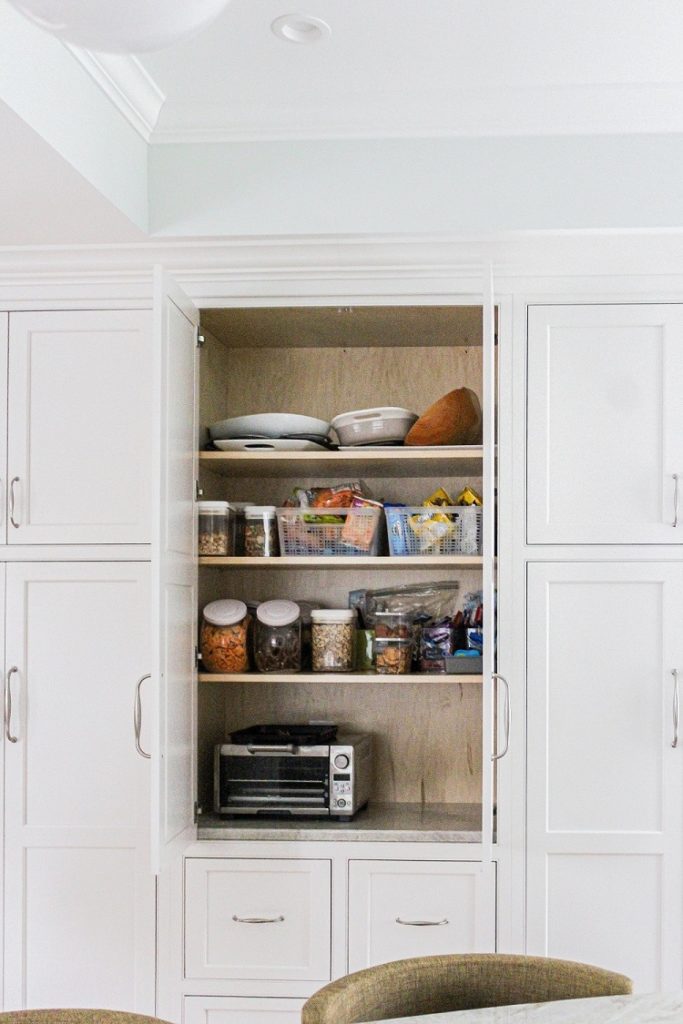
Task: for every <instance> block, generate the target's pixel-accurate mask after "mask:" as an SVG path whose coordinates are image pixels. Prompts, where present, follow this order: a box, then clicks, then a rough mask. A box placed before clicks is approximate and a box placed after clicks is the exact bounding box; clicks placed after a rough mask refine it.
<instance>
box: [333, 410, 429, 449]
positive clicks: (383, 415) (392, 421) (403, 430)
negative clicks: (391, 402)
mask: <svg viewBox="0 0 683 1024" xmlns="http://www.w3.org/2000/svg"><path fill="white" fill-rule="evenodd" d="M417 418H418V416H417V413H414V412H410V411H409V410H408V409H401V408H399V407H397V406H388V405H387V406H381V407H379V408H377V409H356V410H354V411H353V412H343V413H340V415H339V416H335V417H334V419H333V420H332V423H331V426H332V428H333V429H334V430H335V431H336V433H337V437H338V438H339V443H340V444H341V445H357V444H393V443H396V442H400V441H402V440H403V438H404V437H405V436H406V434H407V433H408V431H409V430H410V428H411V427H412V425H413V423H415V421H416V420H417Z"/></svg>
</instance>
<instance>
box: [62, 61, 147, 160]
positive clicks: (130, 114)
mask: <svg viewBox="0 0 683 1024" xmlns="http://www.w3.org/2000/svg"><path fill="white" fill-rule="evenodd" d="M65 45H66V48H67V49H68V50H69V52H70V53H71V54H72V55H73V56H74V57H75V58H76V60H77V61H78V62H79V64H81V66H82V67H83V68H84V69H85V71H87V73H88V74H89V75H90V77H91V78H92V79H93V81H94V82H95V83H96V84H97V85H98V86H99V87H100V89H101V90H102V92H103V93H104V94H105V96H106V97H107V98H108V99H109V100H110V101H111V102H112V103H113V104H114V106H115V107H116V108H117V110H118V111H119V112H120V113H121V114H123V116H124V117H125V118H126V120H127V121H128V123H129V124H130V125H131V126H132V127H133V128H134V129H135V131H136V132H137V133H138V135H141V136H142V138H143V139H144V140H145V142H150V141H151V139H152V134H153V132H154V129H155V127H156V124H157V121H158V120H159V114H160V113H161V108H162V107H163V105H164V103H165V102H166V96H165V95H164V93H163V92H162V91H161V89H160V88H159V86H158V85H157V84H156V82H155V81H154V79H153V78H152V77H151V76H150V75H149V73H148V72H147V71H146V70H145V68H144V67H143V66H142V64H141V63H140V61H139V60H138V59H137V58H136V57H133V56H130V55H127V54H114V53H94V52H93V51H91V50H84V49H82V48H81V47H78V46H69V45H68V44H65Z"/></svg>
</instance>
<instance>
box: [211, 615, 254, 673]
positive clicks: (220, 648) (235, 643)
mask: <svg viewBox="0 0 683 1024" xmlns="http://www.w3.org/2000/svg"><path fill="white" fill-rule="evenodd" d="M248 625H249V615H248V613H247V606H246V604H245V603H244V601H235V600H224V601H212V602H211V603H210V604H207V605H206V607H205V608H204V611H203V613H202V626H201V631H200V638H199V648H200V652H201V656H202V668H203V669H205V670H206V671H207V672H246V671H247V669H248V668H249V659H248V654H247V650H248V647H247V628H248Z"/></svg>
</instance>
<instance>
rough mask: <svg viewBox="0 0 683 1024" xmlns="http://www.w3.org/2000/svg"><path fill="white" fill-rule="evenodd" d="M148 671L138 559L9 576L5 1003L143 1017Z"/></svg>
mask: <svg viewBox="0 0 683 1024" xmlns="http://www.w3.org/2000/svg"><path fill="white" fill-rule="evenodd" d="M149 664H150V643H149V567H148V566H147V565H146V564H142V563H113V562H107V563H88V562H82V563H78V564H68V563H49V564H47V563H31V564H19V563H14V564H11V565H9V566H8V567H7V602H6V658H5V673H6V675H5V680H6V683H5V685H6V691H5V692H6V705H5V706H6V720H5V1008H6V1009H12V1008H17V1009H18V1008H23V1007H31V1008H34V1007H41V1006H101V1007H111V1008H116V1009H128V1010H137V1011H138V1012H141V1013H153V1012H154V941H155V929H154V904H155V883H154V878H153V875H152V874H151V872H150V868H149V784H150V780H149V765H150V762H149V761H148V760H147V759H145V758H144V757H142V756H141V755H140V753H139V752H138V751H137V750H136V743H135V735H134V728H133V709H134V701H135V698H136V692H137V683H138V680H140V679H141V677H142V676H143V675H144V673H145V672H146V671H147V670H148V667H149ZM148 686H149V683H148V682H146V683H143V684H142V687H141V691H140V697H141V702H142V723H141V725H142V728H141V732H140V743H141V745H142V748H143V749H147V750H148V749H149V746H150V744H151V742H152V729H151V728H150V726H151V722H150V712H151V708H150V704H151V701H150V694H149V692H146V687H148ZM10 701H11V707H10V706H9V705H10Z"/></svg>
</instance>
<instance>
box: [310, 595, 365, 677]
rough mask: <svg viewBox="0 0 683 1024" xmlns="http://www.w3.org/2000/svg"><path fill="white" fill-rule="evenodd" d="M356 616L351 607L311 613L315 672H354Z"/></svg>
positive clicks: (326, 609)
mask: <svg viewBox="0 0 683 1024" xmlns="http://www.w3.org/2000/svg"><path fill="white" fill-rule="evenodd" d="M354 617H355V612H353V611H352V610H351V609H349V608H319V609H318V610H317V611H316V610H314V611H312V612H311V628H312V645H313V646H312V649H313V671H314V672H351V670H352V669H353V632H354V631H353V620H354Z"/></svg>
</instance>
